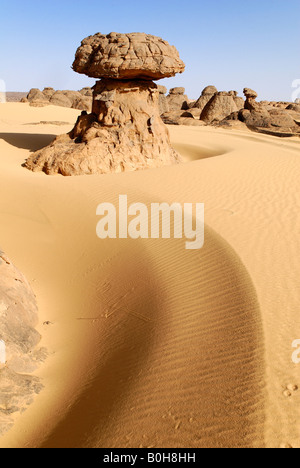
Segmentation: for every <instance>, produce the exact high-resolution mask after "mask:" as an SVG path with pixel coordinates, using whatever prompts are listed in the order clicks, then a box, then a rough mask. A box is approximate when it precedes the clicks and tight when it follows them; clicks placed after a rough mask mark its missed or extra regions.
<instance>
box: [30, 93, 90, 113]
mask: <svg viewBox="0 0 300 468" xmlns="http://www.w3.org/2000/svg"><path fill="white" fill-rule="evenodd" d="M92 95H93V90H92V89H91V88H83V90H81V91H70V90H64V91H60V90H58V91H55V89H53V88H45V89H44V90H43V91H40V90H39V89H36V88H34V89H31V90H30V91H29V93H28V95H27V98H23V99H22V100H21V101H22V102H24V103H26V102H29V104H30V106H32V107H44V106H49V105H52V106H59V107H68V108H70V109H71V108H72V109H78V110H86V111H87V112H91V110H92V103H93V98H92Z"/></svg>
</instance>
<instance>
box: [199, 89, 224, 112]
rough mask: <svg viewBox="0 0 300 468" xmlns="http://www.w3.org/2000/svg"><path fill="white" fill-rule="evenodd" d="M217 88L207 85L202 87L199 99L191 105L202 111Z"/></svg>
mask: <svg viewBox="0 0 300 468" xmlns="http://www.w3.org/2000/svg"><path fill="white" fill-rule="evenodd" d="M217 92H218V90H217V88H216V87H215V86H207V87H206V88H204V89H203V91H202V93H201V96H200V97H199V99H198V100H197V101H196V102H195V103H194V105H193V107H194V108H197V109H200V111H201V112H202V111H203V109H204V108H205V106H206V105H207V104H208V103H209V101H210V100H211V99H212V98H213V97H214V95H215V94H217Z"/></svg>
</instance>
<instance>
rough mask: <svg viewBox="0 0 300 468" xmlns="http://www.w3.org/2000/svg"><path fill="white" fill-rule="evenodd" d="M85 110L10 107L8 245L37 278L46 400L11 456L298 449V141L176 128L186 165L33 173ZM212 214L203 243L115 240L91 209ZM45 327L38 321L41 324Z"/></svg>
mask: <svg viewBox="0 0 300 468" xmlns="http://www.w3.org/2000/svg"><path fill="white" fill-rule="evenodd" d="M77 115H78V111H74V110H71V109H64V108H55V107H52V106H51V107H47V108H32V107H29V106H28V105H26V104H2V105H1V106H0V193H1V197H0V223H1V235H0V244H1V247H2V248H3V249H4V250H5V251H6V252H7V254H8V255H9V256H10V257H11V258H12V260H13V261H14V263H15V264H16V265H17V266H18V267H19V268H20V269H21V270H22V271H23V273H24V274H25V275H26V276H27V278H28V279H29V280H30V282H31V285H32V287H33V289H34V291H35V293H36V295H37V299H38V304H39V310H40V326H39V330H38V331H39V332H40V333H41V334H42V337H43V338H42V345H43V346H44V347H46V348H47V349H48V353H49V357H48V359H47V361H46V363H45V364H44V365H43V366H41V368H40V369H39V370H38V371H37V372H36V375H38V376H39V377H40V378H41V379H42V380H43V384H44V387H45V388H44V390H43V391H42V392H41V394H40V395H38V396H37V397H36V399H35V402H34V403H33V404H32V405H31V406H30V407H29V409H28V410H27V411H26V412H25V413H23V414H21V415H16V417H15V425H14V427H13V428H12V429H11V430H10V431H9V432H7V433H6V434H5V435H4V436H3V437H2V438H0V446H1V447H66V446H67V447H264V446H266V447H279V446H281V445H288V444H290V445H291V446H294V447H300V434H299V416H300V414H299V412H300V410H299V408H300V405H299V399H300V392H295V393H294V394H293V395H292V396H291V397H290V398H286V397H285V396H284V395H283V392H284V390H285V389H286V386H287V385H289V384H296V385H299V386H300V380H299V368H298V367H297V366H296V365H295V364H293V363H292V361H291V355H292V348H291V346H292V342H293V341H294V340H295V339H299V338H300V322H299V310H298V308H299V303H300V284H299V277H300V276H299V261H298V258H299V253H300V240H299V239H300V237H299V232H300V218H299V214H298V212H299V206H300V192H299V189H298V186H299V167H300V160H299V149H300V147H299V143H300V142H299V139H289V140H284V141H282V140H280V139H276V138H274V137H270V136H266V135H257V134H252V133H250V132H242V131H236V130H235V131H233V130H232V131H230V130H223V129H215V128H210V127H193V128H190V127H170V132H171V137H172V142H173V144H174V146H175V148H176V149H177V150H178V151H179V152H180V153H181V154H182V155H183V157H184V158H185V160H186V163H185V164H181V165H178V166H171V167H163V168H160V169H157V170H150V171H141V172H134V173H125V174H115V175H105V176H89V177H75V178H63V177H61V176H56V177H47V176H45V175H44V174H42V173H39V174H37V173H36V174H34V173H31V172H30V171H27V170H26V169H24V168H23V167H22V164H23V163H24V161H25V159H26V158H27V157H28V156H29V154H30V151H34V150H36V149H38V148H39V147H42V146H43V145H45V144H47V143H48V142H49V140H50V138H52V135H57V134H59V133H63V132H66V131H68V130H69V129H71V125H70V126H68V125H62V126H58V125H53V124H52V125H51V124H39V123H40V122H41V121H46V122H47V121H48V122H51V121H52V122H55V121H56V122H57V121H61V122H74V121H75V120H76V117H77ZM119 194H128V198H129V201H130V202H135V201H138V202H143V203H145V204H147V205H148V204H150V203H151V202H156V201H166V202H169V203H170V202H182V203H183V202H193V203H196V202H204V203H205V215H206V237H205V246H204V248H203V249H202V250H200V251H197V252H195V251H187V250H185V249H184V244H183V241H181V240H171V241H170V240H143V241H133V240H107V241H100V240H99V239H97V237H96V234H95V229H96V222H97V218H96V206H97V205H98V204H99V203H101V202H103V201H108V202H115V203H117V200H118V196H119ZM46 321H47V322H49V324H48V325H43V323H44V322H46Z"/></svg>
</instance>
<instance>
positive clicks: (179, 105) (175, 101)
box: [167, 88, 189, 112]
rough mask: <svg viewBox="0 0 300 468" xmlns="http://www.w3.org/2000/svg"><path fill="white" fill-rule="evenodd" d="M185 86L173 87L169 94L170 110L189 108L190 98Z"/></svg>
mask: <svg viewBox="0 0 300 468" xmlns="http://www.w3.org/2000/svg"><path fill="white" fill-rule="evenodd" d="M184 93H185V88H172V89H170V92H169V95H168V96H167V104H168V107H169V111H170V112H172V111H179V110H187V109H188V108H189V106H188V100H189V98H188V97H187V96H186V95H185V94H184Z"/></svg>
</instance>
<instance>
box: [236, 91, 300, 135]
mask: <svg viewBox="0 0 300 468" xmlns="http://www.w3.org/2000/svg"><path fill="white" fill-rule="evenodd" d="M244 94H245V96H246V102H245V109H243V110H240V112H239V120H241V121H242V122H244V123H245V124H246V125H247V127H248V128H250V129H251V130H254V131H257V132H260V133H265V134H268V135H274V136H279V137H286V136H293V135H298V134H300V127H299V125H298V124H297V122H296V121H295V119H294V118H293V117H292V115H291V114H290V113H289V111H288V110H287V109H286V107H287V106H285V107H284V106H282V105H276V106H275V105H274V103H270V104H271V105H269V106H268V107H267V106H266V103H265V102H256V98H257V96H258V95H257V93H256V92H255V91H253V90H251V89H249V88H245V89H244ZM277 104H278V103H277ZM279 104H280V103H279ZM281 104H283V103H281ZM285 104H286V103H285ZM291 111H292V109H291Z"/></svg>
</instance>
